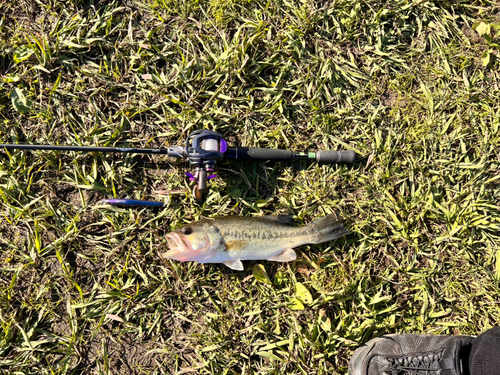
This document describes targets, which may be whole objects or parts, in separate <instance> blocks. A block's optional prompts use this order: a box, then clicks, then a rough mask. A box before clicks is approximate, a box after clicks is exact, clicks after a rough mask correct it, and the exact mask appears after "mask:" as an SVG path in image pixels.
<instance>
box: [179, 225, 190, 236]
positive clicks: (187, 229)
mask: <svg viewBox="0 0 500 375" xmlns="http://www.w3.org/2000/svg"><path fill="white" fill-rule="evenodd" d="M181 233H182V234H184V235H185V236H187V235H188V234H191V233H193V229H192V228H190V227H186V228H182V229H181Z"/></svg>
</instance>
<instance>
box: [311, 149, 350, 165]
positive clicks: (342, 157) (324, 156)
mask: <svg viewBox="0 0 500 375" xmlns="http://www.w3.org/2000/svg"><path fill="white" fill-rule="evenodd" d="M316 161H317V162H318V163H327V164H353V163H354V162H355V161H356V152H354V151H352V150H349V151H318V152H316Z"/></svg>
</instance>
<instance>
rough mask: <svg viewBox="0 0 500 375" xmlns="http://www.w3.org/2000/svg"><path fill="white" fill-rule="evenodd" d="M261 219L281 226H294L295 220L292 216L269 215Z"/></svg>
mask: <svg viewBox="0 0 500 375" xmlns="http://www.w3.org/2000/svg"><path fill="white" fill-rule="evenodd" d="M261 219H264V220H268V221H274V222H275V223H278V224H281V225H290V226H291V225H294V224H295V220H294V219H293V216H292V215H268V216H261Z"/></svg>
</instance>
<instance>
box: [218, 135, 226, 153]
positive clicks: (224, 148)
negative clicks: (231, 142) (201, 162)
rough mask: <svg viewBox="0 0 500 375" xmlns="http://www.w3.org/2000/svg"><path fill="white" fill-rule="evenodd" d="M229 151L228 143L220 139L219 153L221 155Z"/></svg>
mask: <svg viewBox="0 0 500 375" xmlns="http://www.w3.org/2000/svg"><path fill="white" fill-rule="evenodd" d="M226 151H227V142H226V141H225V140H224V139H222V138H221V139H220V150H219V152H220V153H221V154H223V153H225V152H226Z"/></svg>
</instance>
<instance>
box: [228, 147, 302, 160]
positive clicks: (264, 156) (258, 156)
mask: <svg viewBox="0 0 500 375" xmlns="http://www.w3.org/2000/svg"><path fill="white" fill-rule="evenodd" d="M225 156H226V158H228V159H236V160H243V161H265V160H270V161H288V160H292V159H293V157H294V153H293V152H292V151H289V150H275V149H272V148H253V147H234V148H233V147H231V148H229V149H228V150H227V152H226V154H225Z"/></svg>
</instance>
